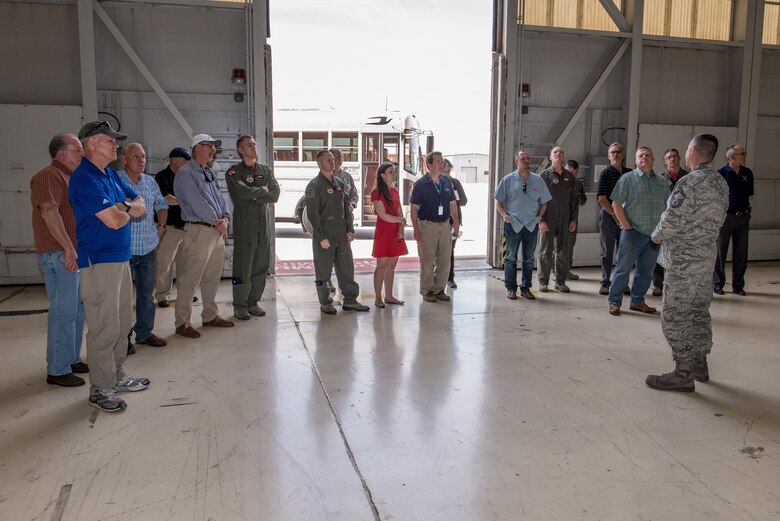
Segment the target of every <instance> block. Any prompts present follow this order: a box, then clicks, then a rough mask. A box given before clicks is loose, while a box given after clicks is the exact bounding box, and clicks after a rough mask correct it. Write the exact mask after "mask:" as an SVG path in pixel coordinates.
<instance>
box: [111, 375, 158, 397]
mask: <svg viewBox="0 0 780 521" xmlns="http://www.w3.org/2000/svg"><path fill="white" fill-rule="evenodd" d="M150 383H151V382H150V381H149V379H148V378H136V377H134V376H131V375H129V374H126V375H125V376H123V377H122V378H121V379H120V380H119V381H118V382H117V383H116V387H114V389H116V392H118V393H127V392H131V393H134V392H136V391H143V390H144V389H146V388H147V387H149V384H150Z"/></svg>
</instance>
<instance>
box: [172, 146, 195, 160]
mask: <svg viewBox="0 0 780 521" xmlns="http://www.w3.org/2000/svg"><path fill="white" fill-rule="evenodd" d="M174 157H181V158H182V159H186V160H187V161H189V160H190V159H192V156H191V155H190V153H189V152H187V150H186V149H184V148H182V147H176V148H174V149H173V150H171V152H170V154H168V158H169V159H172V158H174Z"/></svg>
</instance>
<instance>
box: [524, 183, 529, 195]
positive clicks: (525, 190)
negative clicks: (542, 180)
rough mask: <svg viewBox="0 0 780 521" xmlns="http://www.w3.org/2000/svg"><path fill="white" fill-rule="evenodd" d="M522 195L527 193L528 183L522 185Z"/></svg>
mask: <svg viewBox="0 0 780 521" xmlns="http://www.w3.org/2000/svg"><path fill="white" fill-rule="evenodd" d="M523 193H524V194H525V193H528V183H525V184H524V185H523Z"/></svg>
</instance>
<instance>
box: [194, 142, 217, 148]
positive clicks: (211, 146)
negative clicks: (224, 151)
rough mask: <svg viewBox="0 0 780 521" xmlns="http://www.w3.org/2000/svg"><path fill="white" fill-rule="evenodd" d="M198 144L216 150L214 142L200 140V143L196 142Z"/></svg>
mask: <svg viewBox="0 0 780 521" xmlns="http://www.w3.org/2000/svg"><path fill="white" fill-rule="evenodd" d="M198 144H199V145H203V146H204V147H208V148H211V149H213V150H216V148H217V147H215V146H214V143H210V142H208V141H201V142H200V143H198Z"/></svg>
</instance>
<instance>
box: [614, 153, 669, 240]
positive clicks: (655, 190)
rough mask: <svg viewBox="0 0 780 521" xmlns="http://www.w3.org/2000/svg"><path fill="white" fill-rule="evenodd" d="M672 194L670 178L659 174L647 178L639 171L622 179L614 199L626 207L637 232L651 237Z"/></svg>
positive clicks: (623, 176)
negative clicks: (668, 180)
mask: <svg viewBox="0 0 780 521" xmlns="http://www.w3.org/2000/svg"><path fill="white" fill-rule="evenodd" d="M669 194H670V191H669V183H668V182H667V181H666V178H664V177H662V176H660V175H658V174H656V173H655V172H653V173H652V174H650V175H645V174H644V173H643V172H642V171H641V170H639V169H638V168H635V169H634V170H632V171H630V172H628V173H626V174H623V175H621V176H620V179H619V180H618V182H617V184H616V185H615V189H614V190H612V200H613V201H618V202H620V204H622V205H623V209H624V210H625V211H626V217H628V222H630V223H631V226H632V227H633V228H634V229H636V231H638V232H641V233H644V234H645V235H650V234H651V233H653V230H655V227H656V225H657V224H658V221H660V220H661V214H662V213H664V210H666V200H667V199H669Z"/></svg>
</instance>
